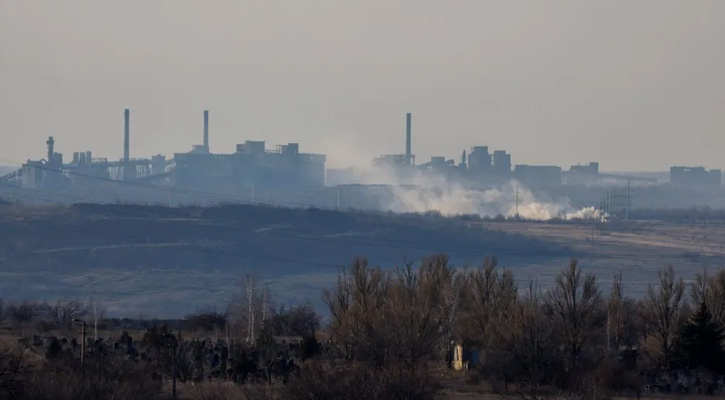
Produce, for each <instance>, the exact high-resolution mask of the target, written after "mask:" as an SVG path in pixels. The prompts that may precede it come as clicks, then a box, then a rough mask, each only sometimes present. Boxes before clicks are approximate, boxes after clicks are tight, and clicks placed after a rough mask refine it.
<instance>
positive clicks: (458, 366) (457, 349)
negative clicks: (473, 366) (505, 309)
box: [453, 344, 465, 371]
mask: <svg viewBox="0 0 725 400" xmlns="http://www.w3.org/2000/svg"><path fill="white" fill-rule="evenodd" d="M464 368H465V364H464V363H463V345H461V344H457V345H455V346H454V347H453V369H454V370H456V371H462V370H463V369H464Z"/></svg>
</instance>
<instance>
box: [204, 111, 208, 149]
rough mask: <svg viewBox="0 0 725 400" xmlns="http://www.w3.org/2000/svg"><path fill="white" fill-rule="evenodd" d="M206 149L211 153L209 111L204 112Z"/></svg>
mask: <svg viewBox="0 0 725 400" xmlns="http://www.w3.org/2000/svg"><path fill="white" fill-rule="evenodd" d="M204 149H205V150H206V151H207V152H208V151H209V110H204Z"/></svg>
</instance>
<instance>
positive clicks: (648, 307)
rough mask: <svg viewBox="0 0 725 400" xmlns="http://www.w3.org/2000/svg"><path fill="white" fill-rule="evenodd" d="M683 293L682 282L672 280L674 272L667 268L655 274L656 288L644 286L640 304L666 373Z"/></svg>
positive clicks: (670, 358) (670, 359)
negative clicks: (645, 290) (642, 298)
mask: <svg viewBox="0 0 725 400" xmlns="http://www.w3.org/2000/svg"><path fill="white" fill-rule="evenodd" d="M684 294H685V283H684V281H683V280H682V278H679V279H677V278H675V270H674V268H672V266H669V267H667V268H663V269H662V270H660V271H659V285H657V286H653V285H652V284H650V285H648V287H647V294H646V295H645V298H644V300H643V301H642V304H641V311H642V318H643V319H644V321H645V323H646V328H647V332H648V334H649V337H650V338H651V339H652V340H654V342H655V346H656V347H657V348H658V350H659V353H660V363H661V365H662V366H663V367H664V368H665V369H667V370H669V369H670V367H671V366H672V351H673V347H674V342H675V336H676V332H677V328H678V320H679V318H680V312H681V307H682V299H683V297H684Z"/></svg>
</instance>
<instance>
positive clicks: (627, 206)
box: [624, 179, 631, 219]
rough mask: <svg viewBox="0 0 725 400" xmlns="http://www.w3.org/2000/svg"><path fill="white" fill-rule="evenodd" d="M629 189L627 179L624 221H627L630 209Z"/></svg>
mask: <svg viewBox="0 0 725 400" xmlns="http://www.w3.org/2000/svg"><path fill="white" fill-rule="evenodd" d="M629 189H630V186H629V179H627V204H626V208H625V210H624V219H629V207H630V200H631V197H630V196H631V195H630V190H629Z"/></svg>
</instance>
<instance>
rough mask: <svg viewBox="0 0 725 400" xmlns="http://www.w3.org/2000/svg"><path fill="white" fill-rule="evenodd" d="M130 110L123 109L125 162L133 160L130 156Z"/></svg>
mask: <svg viewBox="0 0 725 400" xmlns="http://www.w3.org/2000/svg"><path fill="white" fill-rule="evenodd" d="M128 120H129V111H128V108H127V109H125V110H124V111H123V122H124V124H123V163H124V164H128V162H129V161H130V160H131V157H130V156H129V139H130V136H129V132H128V130H129V122H128Z"/></svg>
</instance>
